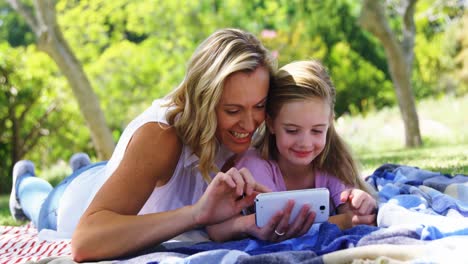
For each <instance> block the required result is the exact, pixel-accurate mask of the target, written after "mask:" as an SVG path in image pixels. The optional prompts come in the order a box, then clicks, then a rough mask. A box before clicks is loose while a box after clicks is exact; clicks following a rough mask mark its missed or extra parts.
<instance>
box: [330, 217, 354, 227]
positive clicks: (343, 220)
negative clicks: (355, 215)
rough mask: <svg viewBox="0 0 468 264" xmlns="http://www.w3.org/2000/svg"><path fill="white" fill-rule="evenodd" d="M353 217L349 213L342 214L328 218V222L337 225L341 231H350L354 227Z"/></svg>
mask: <svg viewBox="0 0 468 264" xmlns="http://www.w3.org/2000/svg"><path fill="white" fill-rule="evenodd" d="M351 217H352V216H351V215H350V214H347V213H342V214H338V215H333V216H330V218H328V222H330V223H332V224H335V225H337V226H338V227H339V228H340V229H341V230H344V229H348V228H351V227H353V223H352V219H351Z"/></svg>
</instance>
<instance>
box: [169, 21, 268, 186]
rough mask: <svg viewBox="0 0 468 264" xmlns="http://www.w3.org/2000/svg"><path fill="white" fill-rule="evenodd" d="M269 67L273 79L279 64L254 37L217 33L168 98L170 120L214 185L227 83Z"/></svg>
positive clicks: (200, 49)
mask: <svg viewBox="0 0 468 264" xmlns="http://www.w3.org/2000/svg"><path fill="white" fill-rule="evenodd" d="M260 66H262V67H265V68H266V69H267V70H268V71H269V72H270V78H271V77H272V76H273V73H274V71H275V70H276V64H275V60H274V59H273V57H271V55H270V53H269V52H268V50H267V49H266V48H265V47H264V46H263V45H262V44H261V42H260V41H259V40H258V39H257V38H256V37H255V36H254V35H252V34H251V33H248V32H245V31H242V30H239V29H222V30H219V31H216V32H215V33H213V34H212V35H211V36H209V37H208V38H207V39H206V40H205V41H203V42H202V43H201V44H200V46H199V47H198V48H197V49H196V51H195V52H194V54H193V55H192V58H191V59H190V61H189V63H188V68H187V72H186V75H185V78H184V80H183V81H182V83H181V84H180V85H179V86H178V87H177V88H176V89H175V90H174V91H173V92H171V93H170V94H169V95H168V98H169V99H170V100H169V101H170V102H169V106H171V107H172V108H171V110H170V111H169V112H168V113H167V120H168V122H169V124H170V125H172V126H174V127H175V129H176V131H177V134H178V136H179V137H180V138H181V140H182V142H183V143H184V144H186V145H188V146H190V147H191V149H192V150H193V152H194V154H195V155H197V156H198V157H199V159H200V160H199V165H198V166H199V170H200V172H201V174H202V175H203V178H204V179H205V181H207V182H210V181H211V177H210V175H209V173H210V172H217V171H219V168H217V167H216V165H215V163H214V160H215V155H216V151H217V141H216V137H215V132H216V128H217V125H218V124H217V122H216V111H215V108H216V106H217V104H218V102H219V100H220V98H221V94H222V92H223V87H224V81H225V80H226V78H227V77H228V76H230V75H231V74H233V73H235V72H254V71H255V69H257V68H258V67H260Z"/></svg>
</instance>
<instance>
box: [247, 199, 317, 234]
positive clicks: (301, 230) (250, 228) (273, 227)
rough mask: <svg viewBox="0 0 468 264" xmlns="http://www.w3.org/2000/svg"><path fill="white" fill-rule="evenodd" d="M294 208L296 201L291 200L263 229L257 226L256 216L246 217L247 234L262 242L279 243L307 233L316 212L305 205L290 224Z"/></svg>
mask: <svg viewBox="0 0 468 264" xmlns="http://www.w3.org/2000/svg"><path fill="white" fill-rule="evenodd" d="M293 207H294V201H293V200H289V201H288V203H287V204H286V206H285V207H284V208H283V209H282V210H280V211H278V212H277V213H276V214H275V215H273V217H272V218H271V219H270V221H268V223H267V224H266V225H265V226H263V227H258V226H257V225H256V224H255V214H251V215H248V216H245V218H246V224H245V226H246V231H245V232H246V233H247V234H249V235H251V236H253V237H256V238H258V239H261V240H266V241H272V242H279V241H283V240H286V239H289V238H293V237H299V236H302V235H304V234H305V233H307V231H309V229H310V227H311V226H312V224H313V223H314V220H315V212H312V211H310V207H309V206H308V205H304V206H303V207H302V208H301V210H300V211H299V214H298V215H297V217H296V219H295V220H294V221H293V222H292V223H291V224H289V218H290V217H291V212H292V209H293Z"/></svg>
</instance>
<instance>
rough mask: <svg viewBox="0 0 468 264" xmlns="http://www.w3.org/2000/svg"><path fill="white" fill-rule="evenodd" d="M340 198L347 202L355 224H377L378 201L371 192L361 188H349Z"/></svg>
mask: <svg viewBox="0 0 468 264" xmlns="http://www.w3.org/2000/svg"><path fill="white" fill-rule="evenodd" d="M340 199H341V201H342V202H345V203H347V205H348V208H349V210H350V211H351V213H352V223H353V225H359V224H367V225H375V220H376V214H375V211H376V209H377V201H376V200H375V199H374V197H372V196H371V195H370V194H368V193H367V192H365V191H363V190H360V189H348V190H345V191H343V192H342V193H341V197H340Z"/></svg>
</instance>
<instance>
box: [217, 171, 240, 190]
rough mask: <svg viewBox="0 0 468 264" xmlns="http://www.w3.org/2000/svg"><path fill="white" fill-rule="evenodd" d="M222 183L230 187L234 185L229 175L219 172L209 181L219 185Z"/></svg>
mask: <svg viewBox="0 0 468 264" xmlns="http://www.w3.org/2000/svg"><path fill="white" fill-rule="evenodd" d="M222 183H225V184H227V185H228V186H229V187H231V188H235V187H236V183H235V182H234V181H233V180H232V178H231V177H230V176H229V175H226V174H225V173H222V172H220V173H218V174H217V175H216V176H215V177H214V178H213V181H212V182H211V184H214V185H219V184H222Z"/></svg>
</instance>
